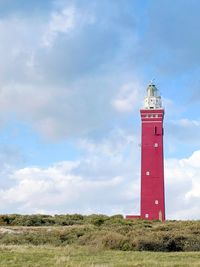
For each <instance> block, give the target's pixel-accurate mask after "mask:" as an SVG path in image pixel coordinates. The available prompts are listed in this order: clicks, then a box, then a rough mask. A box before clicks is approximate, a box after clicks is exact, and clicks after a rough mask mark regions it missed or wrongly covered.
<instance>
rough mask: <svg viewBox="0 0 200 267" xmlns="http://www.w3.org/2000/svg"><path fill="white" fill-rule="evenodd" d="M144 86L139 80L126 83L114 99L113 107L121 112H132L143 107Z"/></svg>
mask: <svg viewBox="0 0 200 267" xmlns="http://www.w3.org/2000/svg"><path fill="white" fill-rule="evenodd" d="M141 89H142V86H141V84H140V83H139V81H137V80H135V81H134V82H132V83H129V84H124V85H123V86H122V87H121V88H120V89H119V93H118V95H117V96H116V98H115V99H114V100H113V101H112V105H113V107H114V108H115V109H116V110H117V111H120V112H131V111H133V110H136V109H139V107H142V96H143V95H142V93H141V92H142V91H143V90H141Z"/></svg>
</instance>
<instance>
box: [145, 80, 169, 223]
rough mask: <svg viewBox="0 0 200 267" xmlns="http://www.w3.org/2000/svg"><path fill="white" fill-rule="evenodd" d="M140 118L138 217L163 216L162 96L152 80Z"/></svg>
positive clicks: (160, 217)
mask: <svg viewBox="0 0 200 267" xmlns="http://www.w3.org/2000/svg"><path fill="white" fill-rule="evenodd" d="M140 114H141V120H142V146H141V214H140V216H141V218H143V219H148V220H161V221H164V220H165V194H164V164H163V161H164V158H163V119H164V109H163V108H162V104H161V97H160V96H159V95H158V90H157V88H156V87H155V85H154V84H150V85H149V86H148V88H147V95H146V97H145V103H144V108H143V109H141V110H140Z"/></svg>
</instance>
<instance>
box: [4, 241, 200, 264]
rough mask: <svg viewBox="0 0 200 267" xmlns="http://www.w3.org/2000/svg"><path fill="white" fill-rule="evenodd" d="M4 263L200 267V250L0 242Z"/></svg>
mask: <svg viewBox="0 0 200 267" xmlns="http://www.w3.org/2000/svg"><path fill="white" fill-rule="evenodd" d="M0 266H1V267H32V266H34V267H43V266H48V267H51V266H52V267H54V266H55V267H56V266H59V267H72V266H73V267H85V266H91V267H106V266H107V267H115V266H116V267H126V266H127V267H128V266H138V267H139V266H141V267H147V266H148V267H151V266H152V267H153V266H157V267H160V266H163V267H168V266H169V267H172V266H174V267H175V266H176V267H178V266H180V267H187V266H193V267H198V266H199V267H200V252H170V253H169V252H167V253H166V252H135V251H113V250H98V249H95V248H91V247H74V246H65V247H54V246H0Z"/></svg>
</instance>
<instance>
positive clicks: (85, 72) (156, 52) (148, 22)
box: [0, 0, 200, 220]
mask: <svg viewBox="0 0 200 267" xmlns="http://www.w3.org/2000/svg"><path fill="white" fill-rule="evenodd" d="M199 10H200V2H199V1H198V0H190V1H189V0H186V1H182V0H174V1H173V3H172V2H171V3H169V1H167V0H159V1H158V0H154V1H150V0H126V1H124V0H101V1H100V0H93V1H90V0H43V1H40V0H29V1H27V0H15V1H13V0H0V163H1V169H0V213H3V214H4V213H6V214H7V213H20V214H34V213H44V214H60V213H62V214H63V213H81V214H91V213H100V214H101V213H103V214H108V215H112V214H123V215H126V214H137V213H139V201H140V200H139V198H140V153H141V151H140V150H141V147H140V143H141V140H140V134H141V125H140V124H141V123H140V114H139V110H140V108H141V107H142V106H143V99H144V96H145V93H146V88H147V86H148V84H149V82H150V81H151V80H152V79H155V80H154V81H155V83H156V86H157V88H158V89H159V91H160V94H161V96H162V101H163V106H164V108H165V120H164V128H165V136H164V144H165V146H164V150H165V188H166V217H167V219H177V220H178V219H182V220H185V219H200V209H199V203H200V141H199V140H200V115H199V114H200V113H199V105H200V78H199V77H200V76H199V73H200V65H199V62H200V53H199V47H200V35H199V28H200V19H199Z"/></svg>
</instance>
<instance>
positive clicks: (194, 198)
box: [165, 150, 200, 219]
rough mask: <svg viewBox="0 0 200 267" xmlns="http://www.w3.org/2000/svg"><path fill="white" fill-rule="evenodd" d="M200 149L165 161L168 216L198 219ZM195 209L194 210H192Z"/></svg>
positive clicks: (199, 211) (199, 212) (199, 215)
mask: <svg viewBox="0 0 200 267" xmlns="http://www.w3.org/2000/svg"><path fill="white" fill-rule="evenodd" d="M199 162H200V150H198V151H195V152H194V153H193V154H192V155H191V156H190V157H188V158H183V159H179V160H178V159H168V160H166V162H165V178H166V195H167V199H166V200H167V210H168V217H169V218H172V219H193V218H196V219H198V218H199V217H200V210H199V201H200V179H199V177H200V164H199ZM194 211H195V212H194Z"/></svg>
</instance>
